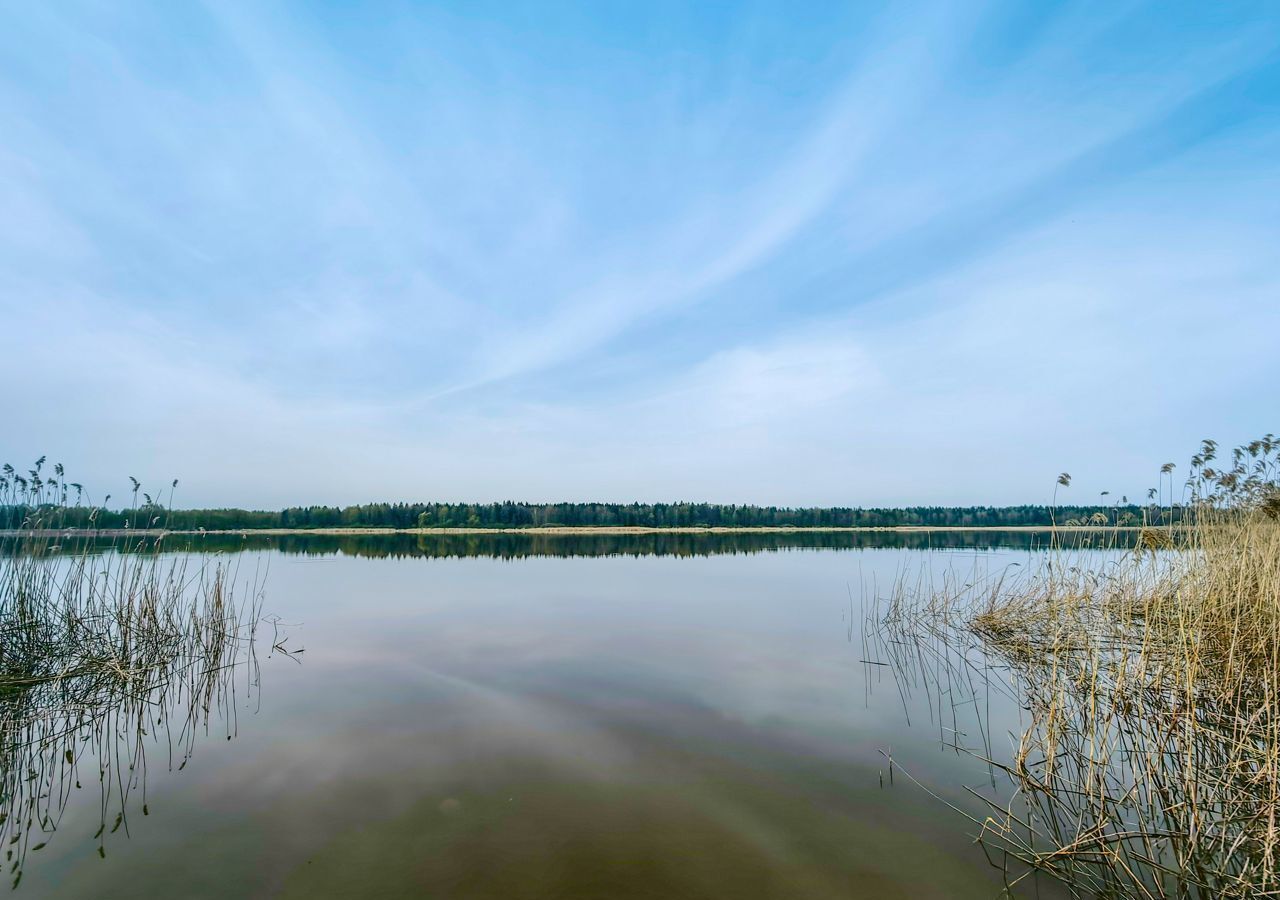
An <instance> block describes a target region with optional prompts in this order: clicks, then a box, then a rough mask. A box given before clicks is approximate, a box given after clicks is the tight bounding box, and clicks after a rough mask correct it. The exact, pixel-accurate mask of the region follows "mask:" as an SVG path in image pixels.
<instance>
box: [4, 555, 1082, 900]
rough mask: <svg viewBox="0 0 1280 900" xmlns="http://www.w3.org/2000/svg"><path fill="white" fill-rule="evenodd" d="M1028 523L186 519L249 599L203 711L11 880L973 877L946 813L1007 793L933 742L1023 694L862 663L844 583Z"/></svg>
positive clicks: (855, 888) (956, 566)
mask: <svg viewBox="0 0 1280 900" xmlns="http://www.w3.org/2000/svg"><path fill="white" fill-rule="evenodd" d="M1042 541H1043V537H1042V536H1035V535H1028V534H1013V535H1004V536H999V535H992V534H982V535H977V536H975V535H973V534H971V533H969V534H965V533H960V534H953V535H924V536H922V535H907V536H900V535H892V534H881V535H875V536H871V535H858V536H852V535H836V536H832V535H810V536H805V535H796V534H783V535H759V534H753V535H745V536H744V535H711V536H699V535H680V536H675V535H669V536H663V535H657V536H654V535H642V536H610V537H605V536H585V537H584V536H574V537H563V538H557V537H554V536H538V537H536V538H535V537H533V536H524V537H522V536H519V535H516V536H512V535H494V536H476V535H472V536H467V537H466V538H465V539H462V538H442V537H417V536H404V535H395V536H385V537H356V538H332V537H280V538H270V539H268V538H253V537H249V538H244V539H239V538H237V539H220V540H217V541H215V540H214V539H212V538H210V539H209V541H208V542H206V543H204V544H198V545H197V546H198V548H199V547H203V549H206V550H218V551H219V552H221V553H223V554H225V559H226V560H227V561H228V562H229V563H230V564H231V565H233V566H234V567H235V570H236V572H237V577H238V579H239V580H240V581H241V582H247V581H252V580H254V579H255V578H256V579H257V580H258V581H260V583H261V585H262V588H263V600H262V605H263V613H264V614H266V615H270V616H272V617H278V620H279V621H278V622H276V621H275V619H274V618H273V619H272V621H270V622H267V623H264V624H263V625H262V626H260V628H259V635H258V636H259V640H258V641H257V649H256V663H255V664H253V665H250V664H243V665H241V666H239V667H237V669H236V670H234V671H231V672H229V673H228V677H227V683H226V694H225V697H224V699H223V700H222V701H219V702H216V703H214V704H212V707H211V713H210V716H209V720H208V723H207V727H204V726H202V727H200V728H199V729H197V731H196V733H184V734H181V735H178V736H177V738H175V736H174V735H173V734H172V733H171V731H172V728H165V729H154V728H153V729H142V730H146V731H147V733H146V734H144V735H142V734H140V735H139V736H138V737H137V738H136V740H137V741H138V746H140V747H142V748H143V749H144V750H145V779H141V778H139V779H138V782H139V787H138V789H137V791H136V792H135V795H134V796H133V797H132V798H131V799H130V800H129V801H128V803H127V804H126V807H125V812H126V815H125V817H124V818H123V820H122V821H121V822H120V827H118V828H116V830H115V831H110V830H109V829H110V828H111V827H112V825H113V824H115V823H114V821H113V819H114V817H115V815H116V813H115V810H114V809H111V810H104V808H103V804H102V801H101V797H100V793H101V792H100V791H98V790H97V789H96V785H94V784H91V783H87V782H88V781H89V779H88V778H87V777H85V776H84V775H83V774H82V775H81V776H80V777H81V780H82V782H84V783H82V785H81V788H80V789H79V790H74V789H68V791H67V796H66V799H65V802H63V803H58V804H55V806H56V807H57V808H58V809H59V810H60V818H58V819H57V820H56V823H55V824H56V831H55V832H54V833H53V834H52V835H50V836H48V837H46V838H45V840H46V841H47V844H46V846H44V847H43V848H41V849H39V850H36V851H29V852H28V853H27V859H26V862H25V867H24V871H23V880H22V884H21V886H20V888H19V891H18V893H19V894H20V895H21V894H26V895H28V896H58V897H95V898H102V897H122V898H123V897H134V896H137V895H138V894H140V893H142V894H146V895H149V896H175V897H259V896H284V897H368V896H373V897H400V896H405V897H410V896H413V897H421V896H426V897H477V898H479V897H493V898H508V897H529V898H534V897H561V898H578V897H582V898H587V897H602V898H611V897H637V898H639V897H646V898H650V897H651V898H668V897H735V898H755V897H761V898H764V897H779V898H782V897H786V898H826V897H830V898H837V897H840V898H850V897H868V898H870V897H875V898H893V897H903V898H907V897H911V898H916V897H938V898H943V897H946V898H970V897H972V898H992V897H996V896H998V895H999V893H1000V890H1001V885H1002V880H1003V878H1004V877H1005V876H1004V874H1003V873H1002V872H1001V870H1000V869H999V868H997V867H995V866H993V865H992V864H991V863H990V862H988V859H987V857H986V855H985V854H984V852H983V850H982V848H980V847H979V846H977V845H975V843H974V840H973V835H974V832H975V831H976V828H975V827H974V826H973V825H972V824H971V823H969V822H967V821H966V820H965V819H964V817H963V816H962V815H961V814H960V813H959V812H957V811H955V810H953V809H950V808H949V807H948V804H952V805H955V806H957V807H959V808H961V809H963V810H966V811H969V812H971V813H973V814H976V815H979V816H980V815H982V813H983V805H982V803H981V802H980V801H978V800H977V799H976V798H975V797H974V795H973V794H972V793H971V792H970V791H969V790H968V788H970V787H972V788H974V789H975V790H977V791H978V792H979V793H983V794H984V796H992V797H995V798H999V797H1001V796H1004V795H1005V794H1006V793H1007V792H1006V791H1005V788H1004V786H1003V785H1002V784H1001V783H1000V780H999V779H998V778H995V777H994V776H993V775H992V773H991V772H990V771H989V770H988V768H987V766H986V765H985V764H983V763H982V762H980V761H979V760H978V759H977V758H975V757H974V756H973V755H972V754H968V753H964V752H957V751H956V750H955V749H954V746H953V745H955V744H960V745H962V746H967V747H970V748H978V749H983V748H984V747H985V748H994V752H995V753H997V754H999V753H1002V752H1003V753H1005V754H1007V753H1008V750H1009V747H1010V746H1011V742H1012V740H1013V739H1012V738H1011V737H1010V734H1011V733H1013V732H1016V731H1018V730H1019V728H1020V722H1021V718H1020V715H1021V710H1020V709H1019V707H1018V703H1017V702H1016V701H1015V700H1013V699H1011V697H1010V696H1009V695H1007V694H1004V693H1002V692H1000V691H998V690H994V691H993V690H990V689H989V687H987V686H983V685H977V686H975V685H973V684H968V685H963V686H961V685H956V684H950V685H949V684H948V683H947V681H946V676H947V674H948V673H945V672H943V673H939V671H938V670H936V669H935V670H934V671H933V674H932V675H930V670H929V666H928V664H927V663H926V664H924V665H923V666H920V667H918V668H914V669H913V667H912V666H911V665H906V666H904V665H902V663H901V660H898V661H897V662H896V663H895V664H893V665H885V664H884V663H885V661H886V660H889V656H887V655H886V653H888V654H892V653H893V652H894V651H893V648H894V646H895V644H894V642H893V640H892V638H890V639H889V640H887V641H886V640H885V639H884V636H883V635H882V636H880V638H879V639H878V642H877V640H873V637H874V636H872V635H869V634H867V633H866V629H865V627H864V620H865V619H866V618H867V615H868V610H867V608H866V603H867V601H865V600H864V599H863V595H864V586H865V589H866V591H867V592H878V593H883V592H884V591H885V590H886V589H887V588H888V586H889V585H890V584H892V583H893V581H894V580H895V578H896V577H897V575H898V574H899V573H901V572H914V571H917V570H920V569H921V568H922V567H923V569H927V570H928V571H931V572H933V573H934V574H935V576H937V577H941V576H942V574H943V573H945V572H948V571H950V572H953V573H954V574H955V576H956V577H957V578H960V579H963V578H965V577H967V576H968V574H969V573H970V572H971V571H973V570H974V569H975V567H976V569H977V570H979V571H986V572H995V571H999V570H1000V569H1002V568H1003V567H1006V566H1019V567H1026V566H1028V565H1032V564H1034V562H1035V561H1036V559H1037V557H1038V555H1039V554H1040V553H1041V552H1042V550H1041V549H1039V547H1040V546H1041V543H1040V542H1042ZM930 546H932V549H928V548H929V547H930ZM277 642H280V647H281V648H282V649H283V650H286V651H295V652H293V653H289V654H286V653H282V652H281V650H280V649H274V650H273V649H272V647H271V645H272V644H273V643H277ZM897 646H901V644H900V643H899V644H898V645H897ZM304 648H305V652H302V653H296V651H297V650H303V649H304ZM143 724H144V725H145V724H146V723H143ZM186 730H187V731H188V732H189V731H190V729H186ZM183 741H188V742H189V746H190V748H191V752H190V753H189V759H188V758H187V756H188V754H186V753H175V752H174V750H173V747H174V746H175V743H176V744H179V745H183V744H182V742H183ZM184 746H185V745H184ZM890 755H892V758H893V764H892V766H890V764H889V762H888V758H889V756H890ZM180 766H181V768H179V767H180ZM80 770H81V772H82V773H83V772H85V771H86V770H87V771H89V772H91V773H92V769H91V768H89V767H87V766H86V765H85V764H84V763H81V765H80ZM92 774H93V777H94V778H95V779H96V777H97V776H96V773H92ZM117 777H118V778H119V779H120V783H126V781H127V780H128V777H129V776H128V775H127V774H126V773H117ZM912 779H914V781H913V780H912ZM917 782H918V783H917ZM922 785H923V786H922ZM926 787H927V790H926ZM144 788H145V795H143V793H142V792H143V789H144ZM144 806H145V814H144V812H143V807H144ZM104 820H105V821H106V823H107V827H108V831H107V832H106V833H105V834H103V835H101V836H95V832H98V831H99V829H100V826H101V825H102V823H103V822H104ZM100 847H101V851H102V852H101V854H100V853H99V848H100ZM1027 884H1028V886H1029V887H1030V889H1029V890H1028V892H1027V893H1028V895H1029V896H1030V895H1034V893H1035V890H1036V888H1037V887H1038V889H1039V892H1040V896H1048V897H1052V896H1057V895H1058V893H1057V892H1056V890H1055V887H1054V885H1053V884H1051V883H1049V882H1046V881H1041V882H1039V883H1038V885H1034V884H1032V883H1031V882H1030V880H1029V881H1028V882H1027Z"/></svg>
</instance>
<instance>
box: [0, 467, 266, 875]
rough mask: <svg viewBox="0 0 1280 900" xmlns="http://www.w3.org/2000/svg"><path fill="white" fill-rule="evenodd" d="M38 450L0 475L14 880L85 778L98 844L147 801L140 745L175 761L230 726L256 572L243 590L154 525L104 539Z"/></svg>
mask: <svg viewBox="0 0 1280 900" xmlns="http://www.w3.org/2000/svg"><path fill="white" fill-rule="evenodd" d="M43 463H44V460H43V459H42V460H40V461H38V462H37V464H36V465H35V467H34V468H33V469H31V470H30V471H29V472H28V473H27V474H25V475H23V474H20V473H18V472H16V471H14V469H13V468H12V467H11V466H5V467H4V469H3V471H2V474H0V516H3V517H4V519H5V520H6V521H4V522H0V527H3V528H4V529H5V534H4V536H0V847H2V848H3V852H4V854H5V856H4V865H5V868H6V872H7V874H8V875H9V876H10V877H11V878H12V880H13V884H14V886H15V887H16V886H17V885H18V883H19V882H20V880H21V878H22V867H23V864H24V862H25V860H26V858H27V854H28V853H30V852H33V851H37V850H40V849H41V848H43V847H44V846H45V844H46V843H47V841H48V840H49V839H50V836H51V835H52V834H53V833H54V832H56V831H57V830H58V826H59V823H60V821H61V818H62V814H63V811H64V810H65V808H66V806H67V804H68V802H69V800H70V799H71V796H72V795H73V792H75V791H76V790H77V789H81V788H82V787H83V786H84V785H85V784H88V785H90V788H91V789H94V790H97V791H98V793H99V796H100V804H99V806H100V811H101V817H102V821H101V823H100V827H99V828H98V832H97V834H96V835H95V840H96V841H97V845H98V852H99V853H101V854H103V855H105V852H106V849H105V847H106V845H105V840H106V836H107V835H108V834H111V833H113V832H115V831H117V830H118V829H121V828H124V829H126V830H127V829H128V818H129V815H130V814H131V810H132V811H136V808H137V805H138V804H136V803H133V802H132V801H133V800H134V798H137V799H138V800H139V801H140V804H141V811H142V813H143V814H144V815H145V814H149V811H150V810H149V807H148V805H147V803H146V782H145V775H146V769H147V757H146V755H145V750H146V749H147V748H148V747H151V748H158V749H160V750H161V751H162V752H163V754H164V756H165V757H166V758H165V760H164V763H165V765H167V766H170V767H177V768H181V767H183V766H185V765H186V760H187V759H188V758H189V757H190V755H191V753H192V751H193V749H194V747H195V742H196V739H197V737H198V736H199V735H200V734H202V733H207V732H208V730H209V729H210V726H211V723H212V722H214V721H220V722H222V723H225V724H224V726H223V727H225V729H227V734H228V737H229V736H230V734H231V732H232V731H233V730H234V729H235V727H236V726H235V711H236V707H237V706H238V703H237V702H236V701H237V692H238V691H243V692H246V693H249V692H252V691H253V690H254V689H255V686H256V682H257V675H258V672H257V663H256V655H255V636H256V628H257V624H258V622H259V620H260V616H261V593H260V591H259V590H258V582H257V580H256V579H254V580H253V581H252V582H251V584H250V597H249V598H248V600H247V601H245V602H237V601H236V600H235V598H234V596H233V591H232V585H234V584H235V583H236V582H237V580H238V573H237V572H236V570H235V569H234V567H233V566H231V565H230V564H228V563H227V562H226V561H225V560H224V558H222V557H220V556H219V557H213V558H205V559H204V560H203V561H198V558H196V557H193V556H189V555H175V554H168V553H165V552H163V538H159V539H157V538H155V537H154V536H151V537H141V538H138V539H136V540H129V539H125V540H122V541H121V542H120V543H119V544H118V545H117V546H115V547H114V548H111V549H108V550H106V551H104V550H103V549H102V547H101V544H100V542H99V543H97V544H95V543H94V542H92V541H91V540H89V539H88V538H84V537H81V536H80V535H79V533H78V532H76V531H74V530H68V529H66V528H64V527H63V525H64V522H65V521H66V520H67V519H68V513H69V512H75V513H76V515H77V516H79V515H80V514H81V513H83V511H84V509H85V507H83V506H81V505H80V504H81V503H82V497H83V492H82V490H81V489H80V488H79V486H78V485H72V484H69V483H65V480H64V479H65V476H64V473H63V470H62V467H61V466H56V467H54V470H53V473H52V474H48V475H46V474H45V473H44V471H43ZM134 488H135V497H136V494H137V493H139V489H140V485H138V484H137V482H134ZM146 502H147V504H148V506H154V504H152V503H151V500H150V498H149V497H148V498H146ZM147 515H148V516H150V513H149V512H148V513H147ZM90 521H92V508H90ZM149 521H150V519H149ZM193 560H197V561H193ZM237 673H239V674H240V675H243V681H242V682H238V680H237V677H236V676H237ZM240 685H243V686H240Z"/></svg>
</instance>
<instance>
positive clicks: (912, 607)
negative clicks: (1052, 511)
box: [868, 436, 1280, 898]
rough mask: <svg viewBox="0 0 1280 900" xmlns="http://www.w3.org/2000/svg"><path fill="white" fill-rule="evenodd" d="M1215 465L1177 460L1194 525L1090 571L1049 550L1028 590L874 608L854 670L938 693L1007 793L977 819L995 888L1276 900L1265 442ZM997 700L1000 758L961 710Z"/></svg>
mask: <svg viewBox="0 0 1280 900" xmlns="http://www.w3.org/2000/svg"><path fill="white" fill-rule="evenodd" d="M1216 456H1217V445H1216V444H1214V443H1213V442H1211V441H1206V442H1205V443H1204V445H1203V446H1202V448H1201V451H1200V453H1198V454H1197V455H1196V456H1195V458H1194V459H1193V460H1192V466H1191V474H1190V477H1189V478H1188V480H1187V482H1186V495H1187V509H1188V510H1189V515H1186V516H1184V517H1181V518H1180V521H1178V522H1177V523H1176V524H1175V523H1172V522H1166V524H1164V525H1163V526H1162V527H1154V526H1153V527H1150V528H1148V529H1146V530H1144V531H1142V532H1141V533H1140V534H1139V538H1138V540H1137V542H1136V546H1134V543H1135V542H1134V541H1133V540H1132V538H1131V537H1129V538H1128V539H1125V538H1122V536H1120V535H1116V536H1115V537H1114V538H1113V539H1112V542H1111V545H1110V546H1111V548H1112V551H1113V552H1112V553H1111V554H1110V555H1109V556H1108V557H1107V558H1108V562H1107V563H1106V564H1105V565H1103V566H1102V567H1099V566H1098V564H1097V562H1096V558H1095V559H1094V560H1093V561H1086V560H1084V559H1082V558H1080V557H1079V556H1077V555H1076V553H1075V552H1074V551H1072V550H1069V549H1067V548H1063V547H1059V548H1057V549H1056V550H1055V551H1054V552H1051V553H1050V555H1049V557H1048V559H1047V561H1046V562H1045V563H1044V564H1043V565H1042V566H1040V567H1039V568H1037V569H1036V570H1035V571H1033V572H1031V573H1029V574H1026V575H1021V576H1014V575H1011V574H1009V572H1008V571H1006V572H1004V573H1000V574H999V575H996V576H994V577H985V578H974V579H970V580H967V581H966V582H964V583H960V582H952V581H950V580H949V581H948V582H947V583H945V584H942V585H932V584H928V583H911V582H909V581H908V580H907V579H906V578H903V579H901V580H900V581H899V583H898V584H897V585H896V587H895V589H894V591H893V593H892V594H891V596H889V597H888V598H879V599H878V600H877V603H876V606H875V608H874V611H873V612H872V613H871V614H870V616H869V617H870V618H872V619H873V620H874V624H875V625H877V626H878V629H879V630H878V631H876V632H874V633H875V634H876V635H878V638H877V641H876V646H875V647H873V648H869V649H868V654H869V657H870V658H874V661H880V662H882V663H884V664H888V665H890V666H892V667H893V668H894V669H895V670H896V672H897V674H898V676H899V678H900V679H903V680H904V683H910V684H916V685H918V684H921V683H924V684H925V685H927V686H929V687H930V688H931V689H933V690H936V691H937V694H938V697H939V698H941V697H942V696H943V695H944V694H945V695H946V696H947V698H948V701H949V704H950V711H949V714H950V715H951V717H952V722H951V733H952V734H953V735H954V738H953V739H952V740H953V741H954V743H955V746H956V748H957V749H964V750H967V751H968V752H971V753H974V754H976V755H978V756H979V757H981V758H982V759H984V760H986V761H987V762H988V763H989V764H990V765H991V766H992V767H993V770H995V771H997V772H999V773H1002V774H1003V775H1004V776H1007V780H1008V783H1009V784H1010V785H1011V786H1012V788H1013V794H1012V797H1011V798H1010V797H1009V796H1008V795H1007V794H1001V793H999V792H996V795H995V798H993V797H988V796H986V795H979V796H981V797H982V798H983V801H984V802H985V803H987V804H988V812H987V814H985V815H977V816H972V821H973V824H974V826H975V830H976V831H977V834H978V836H979V838H980V839H981V841H982V843H983V845H984V846H985V847H986V848H987V849H988V850H989V851H994V853H993V859H996V860H997V861H999V862H1000V864H1001V865H1004V866H1006V869H1005V870H1006V872H1009V871H1010V869H1009V868H1008V867H1007V864H1008V862H1009V860H1011V859H1012V860H1016V861H1018V862H1020V863H1022V864H1025V865H1026V866H1028V867H1029V871H1039V872H1047V873H1049V874H1051V875H1053V876H1055V877H1056V878H1058V879H1059V880H1061V881H1062V882H1063V883H1065V884H1066V885H1067V886H1068V887H1069V888H1070V889H1071V890H1072V892H1073V893H1074V894H1075V895H1077V896H1099V897H1122V898H1130V897H1132V898H1166V897H1167V898H1209V897H1260V896H1280V442H1278V441H1276V440H1275V439H1274V438H1273V437H1271V436H1267V437H1266V438H1263V439H1261V440H1259V441H1255V442H1253V443H1251V444H1248V445H1246V446H1244V447H1241V448H1238V449H1237V450H1235V451H1234V452H1233V454H1232V456H1231V460H1230V462H1229V463H1228V467H1226V468H1218V467H1217V466H1216V465H1215V463H1216ZM1172 471H1173V467H1172V466H1166V467H1165V468H1164V469H1163V470H1162V474H1163V475H1165V476H1170V477H1171V473H1172ZM1069 480H1070V479H1069V477H1067V476H1064V478H1063V479H1062V481H1063V482H1066V483H1069ZM1064 486H1065V485H1064ZM1128 534H1129V535H1131V534H1132V533H1128ZM1169 547H1176V548H1177V549H1175V550H1168V549H1166V548H1169ZM877 654H878V655H877ZM993 688H994V689H998V690H1003V691H1005V692H1007V693H1009V694H1010V695H1011V696H1013V697H1014V698H1016V699H1017V701H1018V702H1019V704H1020V706H1021V707H1022V708H1023V709H1024V710H1025V711H1026V716H1027V719H1026V721H1025V727H1024V728H1023V729H1022V731H1021V733H1020V734H1017V735H1015V736H1014V744H1013V747H1012V749H1011V751H1010V752H1008V753H1005V752H999V751H997V750H996V743H997V742H996V741H995V740H994V738H992V736H991V735H990V734H989V733H988V732H987V730H986V728H985V724H984V723H983V722H981V721H979V722H978V726H977V728H976V729H973V730H972V732H970V730H969V729H966V728H965V727H964V725H963V724H962V723H961V721H960V716H961V714H960V713H958V712H957V710H958V709H959V708H960V707H961V706H962V705H964V704H965V703H969V704H970V711H969V713H968V714H969V715H976V712H975V711H976V710H980V709H981V708H982V704H981V702H980V699H981V695H982V693H983V692H984V691H986V690H990V689H993ZM938 709H939V711H940V712H942V713H943V715H944V716H945V715H947V711H946V710H945V705H944V704H943V703H942V701H941V699H940V700H939V706H938ZM979 719H980V717H979ZM969 733H972V734H978V735H981V736H982V738H981V742H980V744H979V745H978V746H963V745H962V742H963V741H964V740H966V739H965V738H963V737H962V736H963V735H965V734H969ZM967 740H969V741H971V740H972V738H969V739H967ZM966 814H969V813H966ZM1024 877H1026V876H1025V874H1024V875H1021V876H1016V877H1011V881H1012V882H1016V881H1018V880H1019V879H1020V878H1024Z"/></svg>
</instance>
